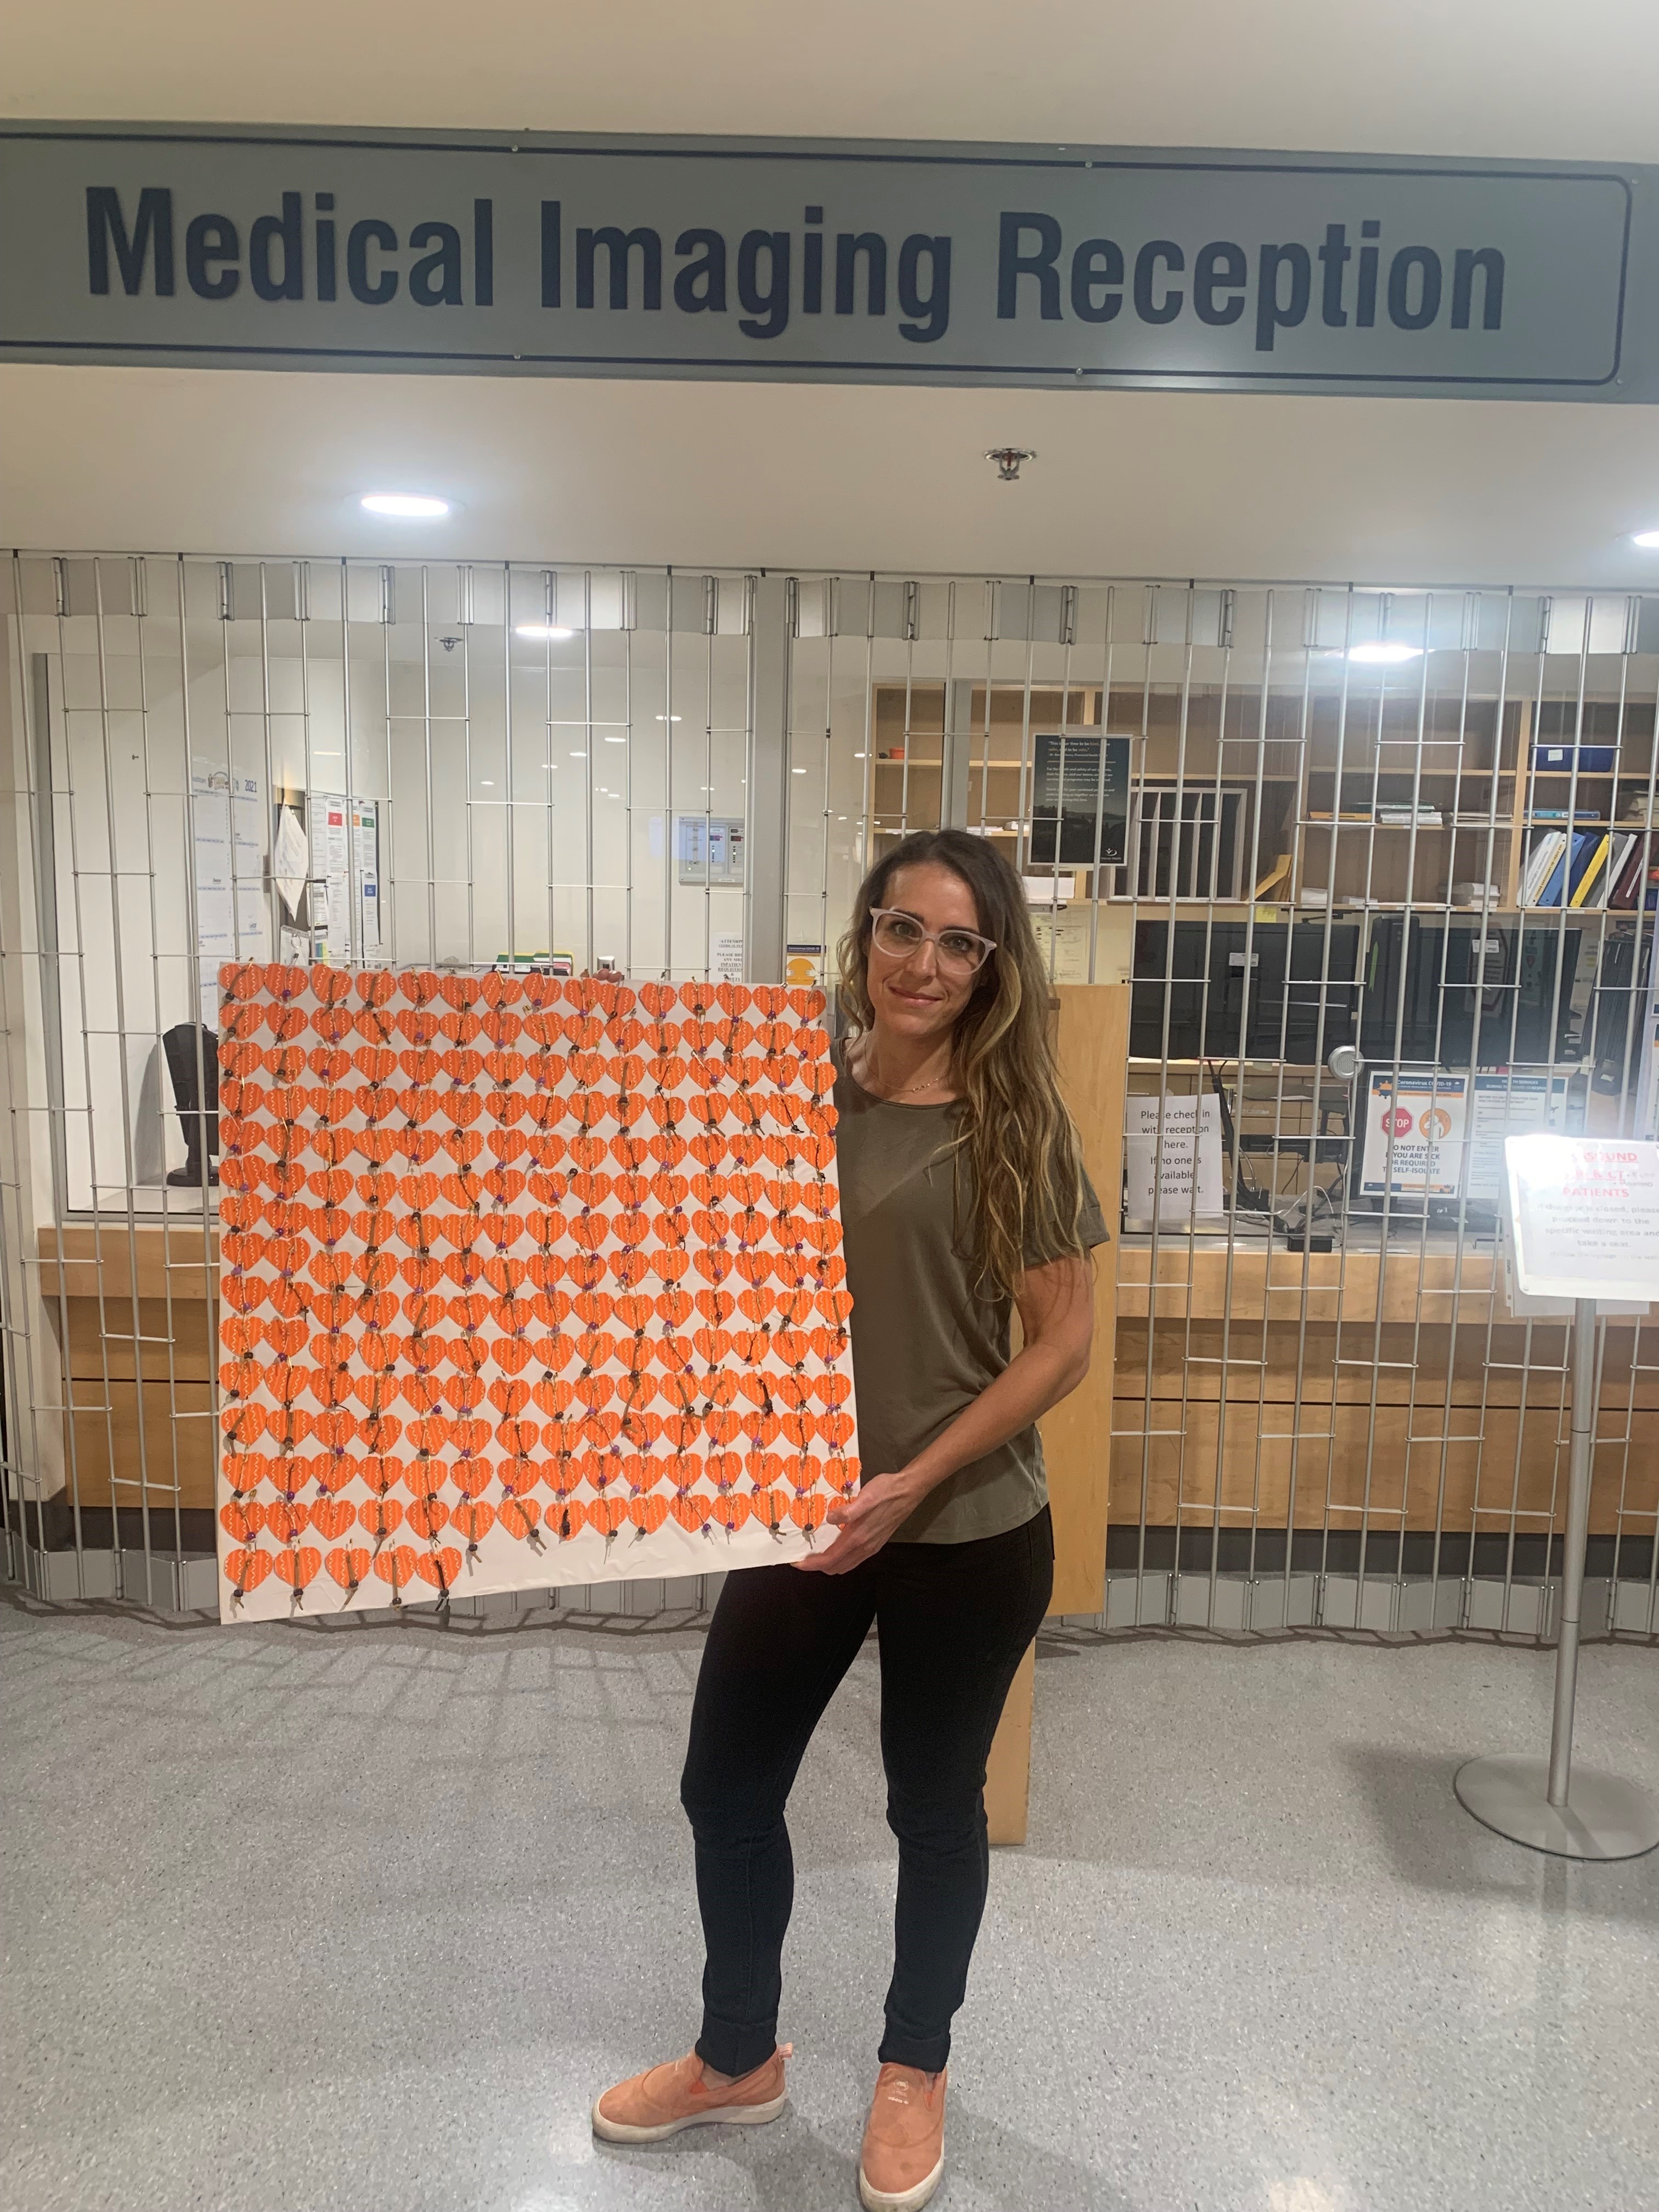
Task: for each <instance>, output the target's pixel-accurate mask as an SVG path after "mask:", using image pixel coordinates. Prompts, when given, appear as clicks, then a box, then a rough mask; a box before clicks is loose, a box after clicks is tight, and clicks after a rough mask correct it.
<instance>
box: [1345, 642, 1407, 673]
mask: <svg viewBox="0 0 1659 2212" xmlns="http://www.w3.org/2000/svg"><path fill="white" fill-rule="evenodd" d="M1348 658H1349V659H1350V660H1358V661H1362V662H1364V664H1365V665H1367V666H1369V667H1373V668H1379V667H1380V668H1390V667H1393V666H1395V665H1397V664H1398V663H1399V662H1400V661H1402V660H1420V659H1422V658H1423V648H1422V647H1421V646H1420V645H1395V644H1393V643H1391V642H1390V641H1389V640H1388V639H1387V638H1376V639H1375V640H1373V641H1372V642H1371V643H1370V644H1369V645H1356V646H1353V647H1351V648H1350V650H1349V653H1348Z"/></svg>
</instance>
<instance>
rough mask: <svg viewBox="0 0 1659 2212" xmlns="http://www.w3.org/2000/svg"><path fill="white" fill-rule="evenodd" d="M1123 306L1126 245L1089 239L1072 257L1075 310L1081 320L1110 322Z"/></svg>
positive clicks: (1086, 321) (1073, 306) (1074, 312)
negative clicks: (1124, 249) (1124, 248)
mask: <svg viewBox="0 0 1659 2212" xmlns="http://www.w3.org/2000/svg"><path fill="white" fill-rule="evenodd" d="M1122 306H1123V249H1122V247H1121V246H1117V245H1115V244H1114V242H1113V241H1112V240H1110V239H1109V238H1085V240H1084V241H1083V243H1082V245H1081V246H1079V248H1078V249H1077V252H1075V253H1074V254H1073V256H1072V313H1073V314H1074V315H1075V316H1076V317H1077V319H1078V320H1079V322H1080V323H1109V322H1110V321H1111V319H1112V318H1113V317H1114V316H1115V314H1117V313H1119V312H1120V311H1121V307H1122Z"/></svg>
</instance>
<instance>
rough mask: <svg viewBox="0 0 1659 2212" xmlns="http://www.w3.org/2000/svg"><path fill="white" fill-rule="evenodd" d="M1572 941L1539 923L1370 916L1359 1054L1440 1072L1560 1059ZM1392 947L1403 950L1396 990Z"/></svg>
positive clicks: (1573, 964) (1397, 955)
mask: <svg viewBox="0 0 1659 2212" xmlns="http://www.w3.org/2000/svg"><path fill="white" fill-rule="evenodd" d="M1407 921H1409V923H1410V931H1409V934H1408V933H1407V928H1406V924H1407ZM1581 935H1582V932H1581V931H1580V930H1578V929H1577V928H1572V929H1566V930H1565V931H1564V930H1563V929H1562V928H1561V927H1559V925H1553V924H1548V923H1541V924H1538V925H1535V926H1533V927H1516V925H1514V924H1500V923H1498V922H1495V921H1486V923H1485V924H1484V925H1483V924H1482V923H1481V922H1480V921H1472V922H1463V921H1454V922H1449V923H1443V922H1439V921H1425V920H1424V918H1423V917H1422V916H1421V915H1409V916H1407V915H1399V914H1384V915H1376V916H1375V917H1374V918H1373V920H1372V922H1371V930H1370V947H1369V949H1368V951H1367V953H1366V957H1365V977H1364V998H1363V1004H1362V1007H1361V1012H1360V1018H1359V1049H1360V1053H1361V1055H1362V1057H1363V1058H1364V1059H1365V1060H1370V1061H1373V1062H1376V1061H1387V1062H1398V1063H1401V1064H1402V1065H1403V1064H1411V1065H1414V1066H1433V1065H1436V1064H1438V1065H1439V1066H1442V1067H1473V1066H1477V1065H1478V1066H1482V1067H1501V1066H1511V1065H1513V1064H1515V1063H1516V1062H1517V1061H1519V1062H1522V1063H1528V1064H1534V1065H1541V1064H1542V1063H1544V1062H1545V1061H1548V1060H1559V1059H1561V1058H1562V1057H1563V1056H1564V1048H1565V1044H1566V1042H1567V1036H1568V1030H1569V1026H1570V1017H1571V1000H1572V984H1573V977H1574V975H1575V973H1576V971H1577V965H1578V945H1579V939H1580V937H1581ZM1402 946H1405V947H1407V948H1408V951H1407V956H1406V959H1405V963H1404V966H1405V975H1404V981H1403V987H1402V981H1401V948H1402ZM1558 967H1559V970H1560V975H1561V988H1560V993H1559V1001H1558V996H1557V992H1556V974H1557V969H1558ZM1552 1016H1553V1026H1552Z"/></svg>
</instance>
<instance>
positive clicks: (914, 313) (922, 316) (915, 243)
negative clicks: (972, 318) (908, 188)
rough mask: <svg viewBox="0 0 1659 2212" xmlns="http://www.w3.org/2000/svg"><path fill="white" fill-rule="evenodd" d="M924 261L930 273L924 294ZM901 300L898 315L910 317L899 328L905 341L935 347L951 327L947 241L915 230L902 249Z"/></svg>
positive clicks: (899, 266)
mask: <svg viewBox="0 0 1659 2212" xmlns="http://www.w3.org/2000/svg"><path fill="white" fill-rule="evenodd" d="M924 259H925V260H926V262H927V270H928V276H927V290H926V291H925V292H924V291H923V290H922V289H921V283H920V282H919V279H920V277H921V264H922V262H923V261H924ZM898 301H899V313H901V314H902V315H908V317H909V318H910V319H909V321H908V322H904V323H901V324H900V325H899V326H898V332H899V336H900V337H902V338H908V340H909V342H910V343H911V344H912V345H932V344H933V341H934V340H935V339H936V338H942V337H944V336H945V331H947V330H948V329H949V328H950V324H951V241H950V240H949V239H948V238H928V237H927V236H925V235H924V234H922V233H921V231H915V232H914V233H913V234H911V236H909V237H908V238H907V239H906V240H905V241H904V243H903V245H902V246H900V248H899V264H898Z"/></svg>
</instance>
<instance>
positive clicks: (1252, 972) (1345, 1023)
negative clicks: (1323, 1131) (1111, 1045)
mask: <svg viewBox="0 0 1659 2212" xmlns="http://www.w3.org/2000/svg"><path fill="white" fill-rule="evenodd" d="M1358 958H1359V930H1358V925H1357V924H1355V923H1353V922H1332V923H1325V922H1322V921H1305V922H1297V923H1295V924H1286V923H1285V922H1258V923H1256V924H1255V927H1254V928H1250V927H1247V925H1246V924H1244V923H1243V922H1237V921H1221V922H1213V923H1206V922H1202V921H1177V922H1176V925H1175V934H1174V939H1173V943H1172V942H1171V939H1170V925H1169V924H1168V923H1167V922H1163V921H1141V922H1137V923H1136V925H1135V946H1134V969H1133V996H1132V999H1131V1003H1130V1015H1129V1049H1130V1051H1131V1052H1132V1053H1133V1054H1134V1055H1135V1056H1136V1057H1137V1058H1140V1059H1148V1060H1156V1059H1158V1058H1160V1057H1162V1056H1163V1054H1164V1051H1165V1040H1164V1007H1165V1003H1166V1000H1167V1003H1168V1007H1169V1036H1168V1046H1167V1049H1168V1054H1169V1057H1170V1059H1171V1060H1200V1059H1205V1058H1208V1059H1212V1060H1237V1059H1240V1058H1244V1059H1249V1060H1288V1061H1290V1062H1291V1063H1293V1064H1295V1065H1297V1066H1316V1065H1317V1064H1318V1063H1319V1062H1320V1061H1322V1060H1324V1059H1325V1058H1326V1056H1327V1055H1328V1054H1329V1052H1330V1051H1331V1049H1332V1048H1333V1047H1334V1046H1336V1045H1339V1044H1352V1042H1353V1041H1354V1034H1355V1029H1356V1026H1357V1019H1358V999H1359V992H1358V981H1357V977H1358Z"/></svg>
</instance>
